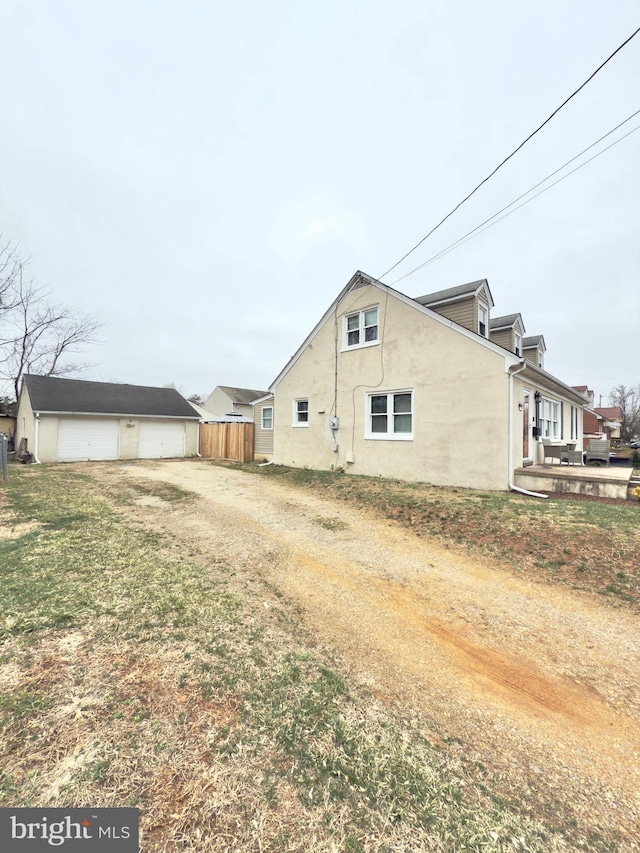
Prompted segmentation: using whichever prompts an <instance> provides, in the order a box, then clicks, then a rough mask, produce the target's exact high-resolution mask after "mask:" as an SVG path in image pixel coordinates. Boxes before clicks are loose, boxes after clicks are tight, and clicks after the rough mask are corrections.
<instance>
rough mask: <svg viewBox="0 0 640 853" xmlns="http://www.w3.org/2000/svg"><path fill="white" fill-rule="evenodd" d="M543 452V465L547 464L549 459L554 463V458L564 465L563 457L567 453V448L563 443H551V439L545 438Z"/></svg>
mask: <svg viewBox="0 0 640 853" xmlns="http://www.w3.org/2000/svg"><path fill="white" fill-rule="evenodd" d="M542 452H543V454H544V456H543V459H542V464H543V465H546V463H547V459H551V460H552V462H551V464H552V465H553V460H554V459H557V460H558V462H559V463H560V464H561V465H562V459H563V457H566V455H567V448H566V447H565V446H564V445H563V444H551V441H550V440H549V439H548V438H543V439H542Z"/></svg>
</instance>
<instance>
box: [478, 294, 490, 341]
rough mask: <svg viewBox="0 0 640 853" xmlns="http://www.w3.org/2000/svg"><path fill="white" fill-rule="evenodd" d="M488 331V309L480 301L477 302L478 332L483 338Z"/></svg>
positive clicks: (486, 335)
mask: <svg viewBox="0 0 640 853" xmlns="http://www.w3.org/2000/svg"><path fill="white" fill-rule="evenodd" d="M488 332H489V309H488V308H487V306H486V305H483V304H482V302H478V334H479V335H482V337H483V338H486V337H488Z"/></svg>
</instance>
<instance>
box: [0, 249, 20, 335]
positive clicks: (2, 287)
mask: <svg viewBox="0 0 640 853" xmlns="http://www.w3.org/2000/svg"><path fill="white" fill-rule="evenodd" d="M23 269H24V262H23V261H21V260H20V258H19V257H18V256H17V254H16V252H15V250H14V249H13V247H12V245H11V242H10V241H6V242H3V238H2V235H1V234H0V321H1V320H2V314H3V313H4V312H6V311H10V310H11V308H13V307H14V304H15V296H14V291H15V289H16V287H18V286H19V284H20V282H21V281H22V275H23ZM1 328H2V326H0V329H1ZM0 340H1V338H0Z"/></svg>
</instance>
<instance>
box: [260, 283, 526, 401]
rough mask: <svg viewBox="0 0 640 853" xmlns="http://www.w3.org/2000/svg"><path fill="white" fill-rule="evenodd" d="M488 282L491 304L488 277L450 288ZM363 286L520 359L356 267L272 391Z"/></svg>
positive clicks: (272, 386)
mask: <svg viewBox="0 0 640 853" xmlns="http://www.w3.org/2000/svg"><path fill="white" fill-rule="evenodd" d="M476 285H477V287H476ZM485 285H486V289H487V292H488V294H489V298H490V299H491V304H493V299H492V297H491V293H490V291H489V285H488V283H487V280H486V279H482V280H481V281H478V282H472V283H471V284H468V285H467V284H463V285H461V286H460V288H450V290H460V289H462V288H465V289H467V288H470V290H469V291H468V292H469V293H472V294H473V293H475V292H476V291H477V290H478V289H480V288H481V287H483V286H485ZM360 287H374V288H377V289H378V290H381V291H382V292H383V293H388V294H392V295H393V296H395V298H396V299H398V300H400V302H404V304H405V305H410V306H411V307H412V308H415V309H416V310H417V311H419V312H420V313H421V314H424V315H426V316H428V317H431V319H432V320H434V321H435V322H437V323H441V324H442V325H444V326H448V327H449V328H450V329H453V330H454V331H456V332H457V333H458V334H460V335H463V336H464V337H466V338H471V339H472V340H474V341H476V342H477V343H479V344H480V345H481V346H484V347H487V348H489V349H491V350H493V352H495V353H499V354H500V355H503V356H505V357H506V358H508V357H512V358H513V359H515V361H514V362H513V363H514V364H517V363H519V362H520V359H519V358H518V357H517V356H515V355H513V353H511V352H510V351H509V350H506V349H504V348H503V347H501V346H498V344H496V343H494V342H493V341H491V340H490V339H489V338H484V337H482V335H478V334H476V333H475V332H472V331H471V330H470V329H467V328H466V327H465V326H461V325H460V324H459V323H456V322H455V321H454V320H450V319H449V318H448V317H445V316H444V315H443V314H439V313H438V312H437V311H435V310H433V309H432V308H431V307H430V306H428V305H425V304H423V303H421V302H420V301H419V300H418V299H413V298H412V297H410V296H407V295H406V294H404V293H401V292H400V291H399V290H395V289H394V288H393V287H390V286H389V285H388V284H384V283H383V282H381V281H378V279H376V278H373V277H372V276H370V275H367V274H366V273H364V272H362V271H361V270H357V271H356V272H355V273H354V274H353V275H352V276H351V278H350V279H349V281H348V282H347V283H346V285H345V286H344V287H343V288H342V290H341V291H340V293H339V294H338V295H337V296H336V298H335V299H334V300H333V302H332V303H331V305H330V306H329V307H328V308H327V310H326V311H325V313H324V314H323V315H322V317H321V318H320V320H318V322H317V323H316V325H315V326H314V328H313V329H312V330H311V332H310V333H309V334H308V335H307V337H306V338H305V339H304V341H303V342H302V343H301V344H300V346H299V347H298V349H297V350H296V352H295V353H294V354H293V355H292V356H291V358H290V359H289V361H288V362H287V364H286V365H285V366H284V367H283V368H282V370H281V371H280V373H279V374H278V375H277V376H276V378H275V379H274V380H273V382H272V383H271V385H270V386H269V392H270V393H273V392H275V388H276V386H277V385H278V383H279V382H280V380H281V379H282V377H283V376H285V375H286V374H287V373H288V372H289V370H290V369H291V368H292V367H293V365H294V364H295V363H296V361H297V360H298V359H299V358H300V355H301V354H302V353H303V352H304V351H305V349H306V348H307V347H308V345H309V344H310V343H311V342H312V341H313V339H314V338H315V336H316V335H317V333H318V331H319V330H320V329H321V328H322V326H323V325H324V324H325V322H326V321H327V320H328V319H329V317H331V316H332V315H333V314H334V312H335V310H336V308H337V306H338V305H339V304H340V302H341V301H342V300H343V299H344V297H345V296H346V295H347V294H348V293H350V292H351V291H352V290H355V289H356V288H360ZM445 292H447V291H439V293H445ZM431 295H434V294H431ZM420 298H422V299H427V298H429V297H420Z"/></svg>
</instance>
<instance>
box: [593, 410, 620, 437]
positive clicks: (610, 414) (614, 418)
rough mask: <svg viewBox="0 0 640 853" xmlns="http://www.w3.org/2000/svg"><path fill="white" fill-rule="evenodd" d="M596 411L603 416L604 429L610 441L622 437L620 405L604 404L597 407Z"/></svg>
mask: <svg viewBox="0 0 640 853" xmlns="http://www.w3.org/2000/svg"><path fill="white" fill-rule="evenodd" d="M595 413H596V414H597V415H600V417H601V418H602V426H603V430H604V433H605V435H606V436H607V438H608V439H609V441H611V440H612V439H616V438H620V429H621V427H622V412H621V411H620V408H619V407H618V406H602V407H598V408H597V409H595Z"/></svg>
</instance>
